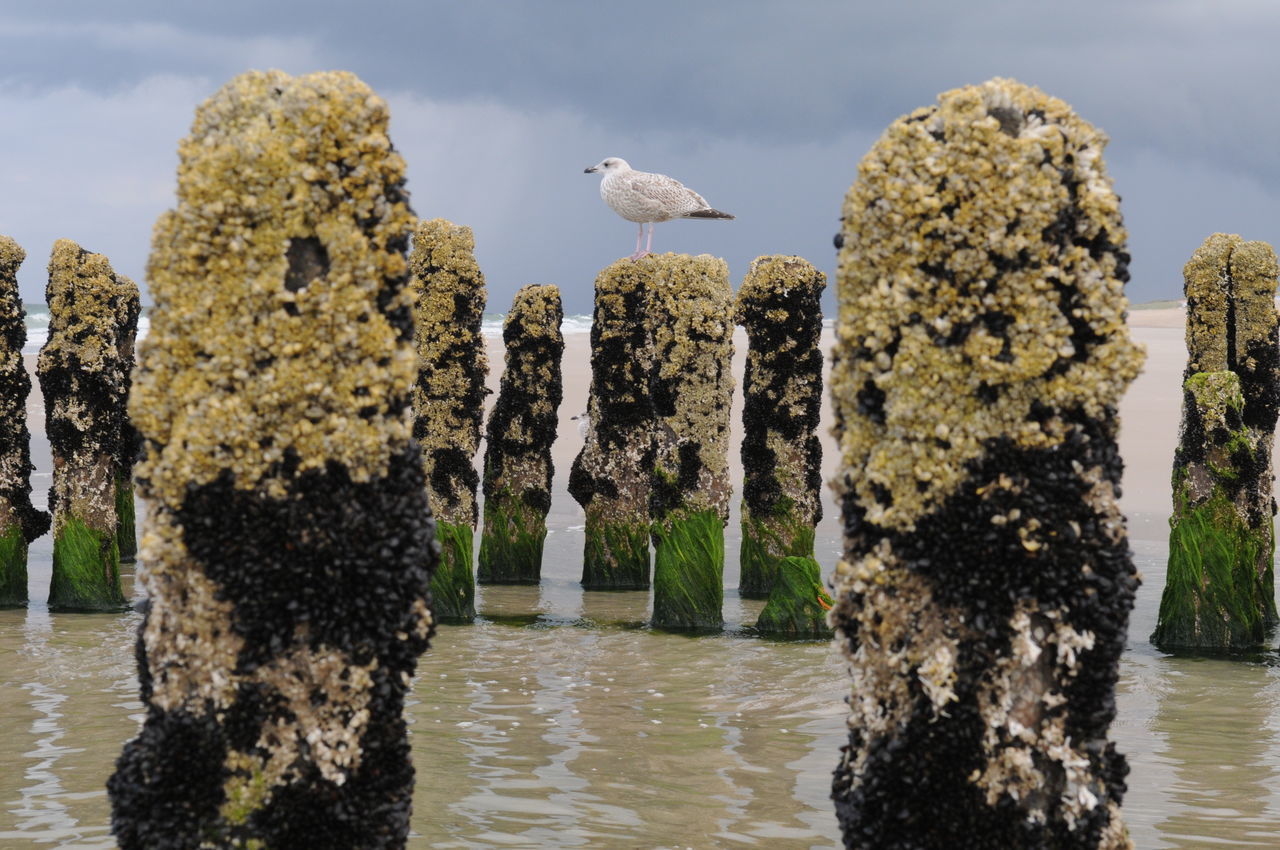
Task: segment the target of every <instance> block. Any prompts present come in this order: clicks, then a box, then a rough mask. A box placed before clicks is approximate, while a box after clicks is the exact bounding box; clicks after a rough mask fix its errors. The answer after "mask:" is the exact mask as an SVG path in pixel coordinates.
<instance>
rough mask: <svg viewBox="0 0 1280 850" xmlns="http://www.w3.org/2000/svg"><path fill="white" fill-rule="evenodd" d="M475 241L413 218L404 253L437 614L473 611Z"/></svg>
mask: <svg viewBox="0 0 1280 850" xmlns="http://www.w3.org/2000/svg"><path fill="white" fill-rule="evenodd" d="M475 245H476V243H475V237H474V236H473V235H472V234H471V228H469V227H461V226H458V225H455V224H452V223H451V222H448V221H445V220H444V219H441V218H437V219H432V220H431V221H423V222H420V223H419V224H418V227H417V229H416V230H415V231H414V234H413V253H412V255H411V256H410V258H409V266H410V269H411V271H412V273H413V285H414V288H415V289H416V290H417V293H418V309H417V319H418V328H417V346H418V384H417V387H416V388H415V389H414V392H413V406H414V412H415V415H416V421H415V424H414V427H413V435H414V437H415V438H416V439H417V440H418V443H419V444H420V445H421V447H422V460H423V464H424V466H425V467H426V472H427V493H428V498H429V500H430V502H431V509H432V510H433V511H434V512H435V516H436V538H437V539H438V540H439V541H440V564H439V566H438V567H437V568H436V573H435V577H434V578H433V579H432V582H431V596H432V599H433V610H434V611H435V614H436V617H437V618H439V619H446V620H461V621H466V620H471V619H472V618H474V617H475V614H476V582H475V573H474V572H473V570H472V566H471V565H472V560H473V558H472V556H473V553H474V551H475V550H474V545H475V544H474V541H475V530H476V520H477V518H478V511H477V506H476V489H477V486H478V485H479V483H480V476H479V475H478V474H477V473H476V468H475V455H476V450H477V449H478V448H479V447H480V424H481V422H482V421H483V419H484V396H485V386H484V381H485V376H486V375H488V372H489V360H488V356H487V355H486V354H485V347H484V337H483V336H481V333H480V325H481V322H482V320H483V319H484V305H485V287H484V275H483V274H481V273H480V266H479V265H478V264H477V263H476V259H475V253H474V252H475Z"/></svg>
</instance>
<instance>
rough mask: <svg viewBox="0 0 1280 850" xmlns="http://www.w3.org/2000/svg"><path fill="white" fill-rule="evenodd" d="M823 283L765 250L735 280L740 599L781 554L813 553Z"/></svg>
mask: <svg viewBox="0 0 1280 850" xmlns="http://www.w3.org/2000/svg"><path fill="white" fill-rule="evenodd" d="M826 287H827V276H826V275H824V274H823V273H822V272H820V271H818V270H817V269H815V268H814V267H813V266H812V265H810V264H809V263H808V262H806V261H805V260H803V259H801V258H800V257H783V256H773V257H759V258H758V259H756V261H755V262H754V263H752V264H751V270H750V271H749V272H747V276H746V279H745V280H743V282H742V287H741V288H740V289H739V290H738V302H737V311H736V312H737V321H738V324H740V325H742V326H743V327H744V328H746V330H747V340H748V348H747V366H746V371H745V373H744V375H743V381H742V425H743V429H742V471H743V479H744V483H743V487H742V546H741V549H740V557H739V563H740V564H741V568H742V577H741V580H740V582H739V585H738V592H739V593H740V594H741V595H742V596H744V597H746V598H748V599H759V598H764V597H767V596H768V595H769V592H770V591H771V590H772V589H773V585H774V579H775V577H776V574H777V563H778V561H779V560H780V559H782V558H785V557H789V556H795V557H799V558H811V557H813V534H814V526H816V525H817V524H818V521H819V520H821V519H822V500H821V496H820V491H821V487H822V445H821V443H819V442H818V435H817V430H818V411H819V408H820V407H821V405H822V351H821V350H820V349H819V345H818V343H819V337H820V336H821V335H822V305H821V303H820V299H821V298H822V291H823V290H824V289H826ZM808 596H809V595H808V594H806V597H805V598H806V599H808ZM778 604H780V605H781V604H784V600H782V599H779V600H778Z"/></svg>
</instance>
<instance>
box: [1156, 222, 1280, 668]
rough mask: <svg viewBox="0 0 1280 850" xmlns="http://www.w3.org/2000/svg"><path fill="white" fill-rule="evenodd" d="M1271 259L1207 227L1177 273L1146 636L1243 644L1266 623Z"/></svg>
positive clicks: (1258, 636)
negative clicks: (1176, 373)
mask: <svg viewBox="0 0 1280 850" xmlns="http://www.w3.org/2000/svg"><path fill="white" fill-rule="evenodd" d="M1276 274H1277V265H1276V255H1275V252H1274V251H1273V250H1272V249H1271V246H1270V245H1268V244H1267V243H1265V242H1246V241H1244V240H1243V239H1241V238H1240V237H1239V236H1236V235H1234V234H1233V235H1227V234H1223V233H1215V234H1213V235H1212V236H1210V237H1209V238H1208V239H1206V240H1205V242H1204V244H1203V245H1201V246H1200V248H1199V249H1197V250H1196V252H1195V253H1194V254H1193V255H1192V257H1191V259H1190V260H1189V261H1188V262H1187V265H1186V268H1185V269H1184V270H1183V276H1184V280H1185V292H1186V296H1187V368H1186V372H1185V373H1184V383H1183V403H1182V430H1181V434H1180V435H1179V441H1178V448H1177V450H1176V451H1175V452H1174V460H1173V506H1174V511H1173V517H1172V518H1171V519H1170V520H1169V526H1170V529H1169V566H1168V573H1167V576H1166V579H1165V588H1164V593H1163V595H1162V596H1161V598H1160V614H1159V618H1158V620H1157V622H1156V629H1155V632H1154V633H1153V634H1152V635H1151V642H1152V643H1154V644H1155V645H1156V646H1159V647H1160V648H1161V649H1175V648H1188V649H1250V648H1255V647H1258V646H1260V645H1262V644H1263V643H1264V641H1265V640H1266V638H1267V635H1268V632H1269V630H1270V629H1271V628H1272V627H1273V626H1274V625H1275V624H1276V605H1275V579H1274V567H1273V558H1274V554H1275V525H1274V519H1273V513H1274V507H1273V504H1274V502H1273V500H1272V494H1271V491H1272V485H1273V483H1274V475H1273V473H1272V465H1271V445H1272V443H1273V442H1274V439H1275V424H1276V411H1277V405H1278V404H1280V362H1278V360H1280V355H1278V354H1277V348H1276V346H1277V314H1276V307H1275V294H1276Z"/></svg>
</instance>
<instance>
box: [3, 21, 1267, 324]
mask: <svg viewBox="0 0 1280 850" xmlns="http://www.w3.org/2000/svg"><path fill="white" fill-rule="evenodd" d="M33 5H34V4H33ZM783 9H784V7H782V6H780V5H779V4H776V3H769V2H764V1H763V0H732V2H727V1H726V0H704V2H698V3H686V2H673V1H672V0H650V2H647V3H645V4H644V5H643V6H640V5H636V6H635V7H631V6H619V5H616V4H600V3H596V2H557V3H542V2H521V0H503V2H497V0H472V2H468V3H456V2H428V3H422V2H408V0H406V2H397V3H384V4H378V5H377V6H376V7H375V8H372V9H370V8H369V6H364V7H360V8H359V11H358V12H357V11H355V7H352V6H351V5H350V4H349V3H341V4H340V3H329V2H313V3H307V4H302V3H270V4H263V3H254V2H240V0H233V1H232V2H226V3H221V4H192V5H190V6H188V5H187V4H172V3H169V2H122V3H113V4H98V3H88V2H57V0H53V1H52V2H47V3H45V4H41V5H39V6H38V7H35V8H28V9H27V10H25V11H24V12H22V13H17V12H0V57H3V58H0V109H3V110H4V111H3V113H0V114H3V115H4V116H5V121H6V124H7V125H8V126H10V127H17V128H20V132H18V133H16V134H11V136H13V138H11V139H10V140H8V141H6V143H5V157H4V160H3V163H2V164H0V228H9V230H8V231H6V232H12V235H14V236H15V237H16V238H19V241H21V242H23V244H25V245H26V246H27V248H28V251H29V253H30V254H31V255H32V259H29V260H28V262H27V265H26V267H25V268H24V271H23V276H22V281H23V287H24V292H26V293H28V297H31V294H32V290H33V289H34V290H35V294H36V295H38V293H39V291H40V289H42V287H43V281H42V280H41V278H40V271H39V266H40V265H42V264H43V259H42V258H41V255H42V254H43V253H44V252H46V251H47V250H48V245H49V243H50V242H51V241H52V239H53V238H57V237H58V236H70V237H72V238H77V239H80V240H81V241H83V242H84V243H85V244H86V245H87V246H88V247H91V248H93V249H94V250H103V251H106V252H107V253H109V255H111V256H112V258H113V260H114V261H115V262H116V264H117V265H118V266H119V267H121V269H122V270H123V271H125V272H126V273H129V274H132V275H141V272H142V265H143V263H144V261H145V256H146V250H147V241H148V238H149V232H150V226H151V223H152V222H153V221H154V218H155V215H156V214H158V213H159V211H160V210H161V209H163V208H164V207H166V206H168V205H170V204H171V203H172V201H171V198H172V185H173V175H174V167H175V162H176V155H175V150H176V145H177V140H178V138H180V136H181V135H183V133H185V132H186V129H187V127H188V125H189V123H190V119H191V114H192V110H193V109H194V107H195V106H196V105H197V103H198V102H199V101H200V100H201V99H202V98H203V97H205V96H207V95H208V94H210V93H211V92H212V91H213V90H214V89H215V88H216V87H217V86H218V85H220V84H221V83H222V82H224V81H225V80H226V79H229V78H230V77H231V76H233V75H235V74H237V73H239V72H241V71H243V70H245V69H246V68H249V67H281V68H283V69H285V70H287V71H289V72H291V73H303V72H306V71H310V70H315V69H320V68H345V69H349V70H352V71H355V72H356V73H357V74H359V75H360V76H361V77H362V78H363V79H365V80H366V82H368V83H369V84H370V85H372V86H374V88H376V89H377V90H378V91H380V92H381V93H382V94H384V95H385V96H386V97H387V98H388V100H389V101H390V102H391V104H392V107H393V124H392V136H393V139H394V140H395V141H396V144H397V145H398V146H399V147H400V148H401V150H402V151H403V152H404V154H405V156H406V159H407V161H408V162H409V166H410V180H411V188H412V190H413V193H414V204H415V208H416V209H417V212H418V213H419V215H423V216H436V215H440V216H445V217H448V218H450V219H452V220H455V221H458V222H460V223H464V224H469V225H471V226H472V227H474V228H475V230H476V235H477V243H478V253H479V255H480V259H481V262H482V265H483V267H484V269H485V271H486V274H487V276H488V278H489V280H490V291H491V305H492V306H493V307H494V308H495V309H501V308H503V307H504V306H505V304H506V303H509V299H510V297H511V294H512V293H513V292H514V289H515V288H516V287H517V286H519V285H521V284H523V283H528V282H550V283H559V284H561V286H562V287H563V288H564V289H565V291H566V298H567V303H568V306H569V307H570V309H571V310H577V311H586V310H587V309H589V305H590V287H591V280H592V278H593V276H594V273H595V271H596V270H597V269H599V268H600V267H601V266H603V265H605V264H606V263H607V262H609V261H611V260H612V259H614V258H615V257H617V256H619V255H622V254H625V253H628V252H629V251H630V250H631V245H632V244H633V240H634V230H632V228H631V225H630V224H628V223H627V222H624V221H622V220H621V219H617V218H616V217H614V216H613V215H612V214H611V213H609V212H608V210H606V209H605V208H604V207H603V205H602V204H601V202H600V200H599V198H598V196H597V195H596V187H595V181H594V179H593V178H591V177H588V176H586V175H583V174H581V171H582V168H583V167H585V166H586V165H589V164H593V163H595V162H596V161H598V160H599V159H601V158H602V157H604V156H606V155H616V156H623V157H626V158H627V159H629V160H630V161H631V162H632V163H633V164H634V165H635V166H636V167H639V168H644V169H648V170H656V171H662V172H665V173H669V174H672V175H673V176H675V177H677V178H679V179H681V180H684V181H685V182H686V183H688V184H690V185H691V186H693V187H694V188H696V189H697V190H698V191H699V192H701V193H702V194H704V195H705V196H707V197H708V199H710V200H711V201H712V203H714V204H716V205H717V206H720V207H722V208H725V209H729V210H730V211H732V212H734V213H735V214H737V215H738V220H737V221H734V222H728V223H710V222H674V223H670V224H666V225H659V227H658V230H657V235H656V244H655V247H657V248H659V249H661V250H668V249H669V250H679V251H691V252H695V253H700V252H709V253H716V254H718V255H721V256H724V257H726V259H728V260H729V262H730V265H731V268H732V270H733V274H734V276H735V278H736V279H741V276H742V274H743V273H745V271H746V265H747V263H749V262H750V260H751V259H752V258H754V257H755V256H756V255H758V254H763V253H799V254H802V255H804V256H806V257H808V258H809V259H811V260H812V261H813V262H815V263H816V264H818V265H819V267H821V268H824V269H826V270H827V271H828V272H830V271H831V267H832V262H833V256H834V252H833V250H832V248H831V245H830V237H831V234H832V233H833V232H834V231H835V228H836V217H837V216H838V212H839V207H840V201H841V198H842V196H843V194H844V192H845V190H846V189H847V188H848V185H849V182H850V181H851V180H852V179H853V176H854V174H855V170H856V164H857V161H858V159H859V158H861V156H862V154H863V153H865V151H866V149H867V148H868V147H869V146H870V144H871V143H872V142H873V141H874V139H875V138H876V137H877V136H878V135H879V133H880V132H881V131H882V130H883V128H884V127H885V126H886V125H887V124H888V123H889V122H891V121H892V120H893V119H894V118H896V117H897V116H899V115H901V114H903V113H906V112H908V111H910V110H911V109H913V108H915V107H917V106H921V105H924V104H927V103H930V102H932V101H933V100H934V98H935V97H936V95H937V93H938V92H940V91H943V90H946V89H949V88H954V87H956V86H959V85H965V84H969V83H973V82H979V81H981V80H983V79H987V78H989V77H991V76H997V75H999V76H1012V77H1016V78H1018V79H1021V80H1022V81H1024V82H1028V83H1032V84H1035V85H1038V86H1040V87H1041V88H1043V89H1045V90H1046V91H1048V92H1049V93H1051V94H1054V95H1056V96H1059V97H1061V98H1063V99H1064V100H1066V101H1068V102H1069V103H1071V104H1072V105H1073V106H1074V107H1075V108H1076V109H1077V110H1078V111H1079V112H1080V114H1081V115H1083V116H1084V117H1085V118H1086V119H1088V120H1090V121H1091V122H1093V123H1095V124H1097V125H1098V126H1100V127H1102V128H1103V129H1105V130H1106V131H1107V132H1108V133H1109V134H1110V135H1111V137H1112V143H1111V146H1110V148H1109V149H1108V162H1109V164H1110V167H1111V172H1112V175H1113V176H1114V178H1115V180H1116V185H1117V189H1118V191H1119V192H1120V193H1121V194H1122V195H1123V196H1124V197H1125V203H1124V210H1125V215H1126V222H1127V225H1128V227H1129V230H1130V234H1131V246H1130V247H1131V250H1132V252H1133V254H1134V263H1133V272H1134V275H1135V279H1134V282H1133V284H1132V285H1131V288H1130V292H1131V296H1132V297H1133V298H1134V299H1135V300H1147V299H1151V298H1157V297H1174V296H1176V295H1177V293H1178V291H1179V288H1180V268H1181V265H1182V263H1183V262H1184V261H1185V259H1186V257H1187V256H1189V255H1190V253H1191V251H1192V250H1193V249H1194V248H1195V247H1196V245H1198V244H1199V241H1200V240H1202V239H1203V238H1204V236H1205V235H1207V234H1208V233H1210V232H1213V231H1214V230H1234V231H1237V232H1241V233H1242V234H1243V235H1245V236H1247V237H1248V238H1260V239H1267V240H1268V241H1272V242H1275V241H1276V234H1275V233H1274V230H1275V225H1274V224H1273V222H1274V221H1275V220H1276V215H1275V210H1276V201H1277V191H1276V190H1275V189H1274V187H1275V186H1277V185H1280V168H1278V166H1277V160H1276V158H1275V157H1274V155H1273V153H1272V147H1273V142H1272V140H1273V139H1274V138H1276V137H1277V131H1280V126H1277V124H1278V123H1280V110H1277V109H1276V108H1275V104H1274V95H1273V94H1272V85H1273V82H1274V80H1275V79H1277V76H1278V75H1277V71H1280V58H1277V54H1276V51H1275V50H1274V49H1273V44H1274V40H1275V36H1276V35H1277V33H1278V32H1280V7H1273V5H1272V4H1269V3H1265V2H1243V0H1242V2H1234V3H1231V4H1205V3H1202V2H1192V0H1138V2H1126V3H1108V2H1102V0H1095V2H1082V3H1077V4H1074V5H1072V6H1070V7H1066V6H1062V7H1048V6H1045V5H1044V4H1017V3H1001V2H991V1H990V0H988V2H971V3H965V4H955V3H950V2H940V0H935V2H926V3H912V4H883V3H877V4H858V3H850V2H840V1H839V0H813V1H812V2H805V3H794V4H788V5H787V6H785V11H783ZM23 234H26V238H25V240H24V237H23ZM77 234H81V235H77ZM37 258H40V259H37ZM33 264H34V265H33ZM37 282H38V288H37Z"/></svg>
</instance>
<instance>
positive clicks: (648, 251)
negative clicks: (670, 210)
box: [644, 221, 654, 254]
mask: <svg viewBox="0 0 1280 850" xmlns="http://www.w3.org/2000/svg"><path fill="white" fill-rule="evenodd" d="M653 226H654V222H652V221H651V222H649V239H648V241H646V242H645V243H644V252H645V253H646V254H652V253H653Z"/></svg>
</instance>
